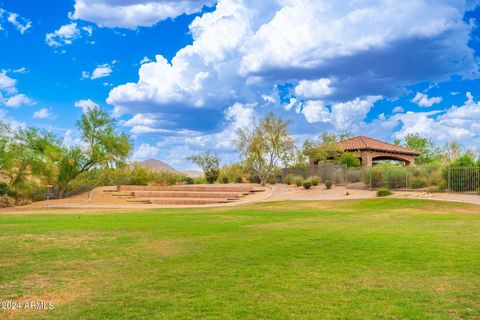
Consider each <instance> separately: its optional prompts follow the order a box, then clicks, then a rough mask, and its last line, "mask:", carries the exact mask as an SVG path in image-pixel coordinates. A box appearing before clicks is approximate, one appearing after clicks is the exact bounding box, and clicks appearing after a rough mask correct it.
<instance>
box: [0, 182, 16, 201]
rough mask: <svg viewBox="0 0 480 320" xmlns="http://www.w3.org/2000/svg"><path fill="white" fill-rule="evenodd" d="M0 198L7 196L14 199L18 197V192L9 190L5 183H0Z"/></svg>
mask: <svg viewBox="0 0 480 320" xmlns="http://www.w3.org/2000/svg"><path fill="white" fill-rule="evenodd" d="M0 196H7V197H11V198H14V199H15V198H17V197H18V192H17V191H15V190H13V189H11V188H9V187H8V185H7V184H6V183H5V182H0Z"/></svg>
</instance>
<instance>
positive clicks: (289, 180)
mask: <svg viewBox="0 0 480 320" xmlns="http://www.w3.org/2000/svg"><path fill="white" fill-rule="evenodd" d="M283 182H285V183H286V184H288V185H291V184H293V183H294V182H295V176H294V175H293V174H287V175H286V176H285V179H283Z"/></svg>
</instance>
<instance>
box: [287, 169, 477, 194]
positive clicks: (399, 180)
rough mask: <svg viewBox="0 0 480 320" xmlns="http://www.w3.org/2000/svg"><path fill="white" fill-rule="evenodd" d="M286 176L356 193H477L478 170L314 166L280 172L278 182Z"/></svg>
mask: <svg viewBox="0 0 480 320" xmlns="http://www.w3.org/2000/svg"><path fill="white" fill-rule="evenodd" d="M287 175H299V176H302V177H304V178H308V177H310V176H318V177H319V179H320V181H321V182H322V183H324V182H325V181H327V180H330V181H332V183H333V184H335V185H345V186H347V187H348V188H358V189H378V188H389V189H397V190H398V189H403V190H425V191H435V192H478V191H480V167H454V166H444V167H438V166H435V167H433V166H411V167H402V166H393V165H392V166H382V165H380V166H373V167H347V166H343V165H318V166H314V167H310V168H288V169H283V172H282V179H284V178H285V177H286V176H287Z"/></svg>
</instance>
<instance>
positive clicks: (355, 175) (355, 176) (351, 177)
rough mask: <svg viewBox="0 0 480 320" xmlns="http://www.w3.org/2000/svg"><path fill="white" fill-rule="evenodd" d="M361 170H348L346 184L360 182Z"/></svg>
mask: <svg viewBox="0 0 480 320" xmlns="http://www.w3.org/2000/svg"><path fill="white" fill-rule="evenodd" d="M362 175H363V170H362V169H351V168H348V176H347V177H348V182H352V183H355V182H360V181H362Z"/></svg>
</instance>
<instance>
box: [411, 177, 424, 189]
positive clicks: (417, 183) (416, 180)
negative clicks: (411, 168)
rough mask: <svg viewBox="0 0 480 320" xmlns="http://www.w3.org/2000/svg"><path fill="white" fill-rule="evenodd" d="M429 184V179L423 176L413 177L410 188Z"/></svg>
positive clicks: (418, 187)
mask: <svg viewBox="0 0 480 320" xmlns="http://www.w3.org/2000/svg"><path fill="white" fill-rule="evenodd" d="M427 185H428V182H427V180H426V179H424V178H422V177H412V178H411V179H410V188H412V189H420V188H425V187H426V186H427Z"/></svg>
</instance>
